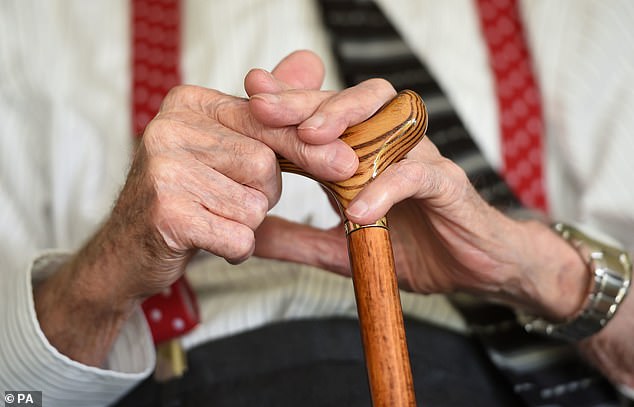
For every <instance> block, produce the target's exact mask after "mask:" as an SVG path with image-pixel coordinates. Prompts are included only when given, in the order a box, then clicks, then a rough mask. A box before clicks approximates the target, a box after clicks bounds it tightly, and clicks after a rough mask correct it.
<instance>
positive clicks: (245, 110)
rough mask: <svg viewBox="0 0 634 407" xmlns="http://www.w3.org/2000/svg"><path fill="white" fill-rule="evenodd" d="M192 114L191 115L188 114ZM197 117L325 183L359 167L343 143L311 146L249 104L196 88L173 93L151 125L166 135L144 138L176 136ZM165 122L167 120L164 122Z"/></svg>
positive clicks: (173, 91)
mask: <svg viewBox="0 0 634 407" xmlns="http://www.w3.org/2000/svg"><path fill="white" fill-rule="evenodd" d="M188 111H191V112H190V113H191V114H189V115H188V114H186V113H187V112H188ZM196 113H199V114H201V115H204V116H206V117H207V119H210V123H211V122H214V121H215V122H217V123H219V124H221V125H222V126H224V127H227V128H229V129H231V130H233V131H235V132H236V133H239V134H241V135H246V136H248V137H250V138H253V139H255V140H258V141H261V142H262V143H264V144H266V145H267V146H268V147H269V148H271V149H272V150H273V151H275V152H276V153H278V154H280V155H282V156H283V157H285V158H287V159H288V160H291V161H292V162H294V163H295V164H296V165H298V166H299V167H300V168H302V169H303V170H305V171H307V172H308V173H310V174H312V175H314V176H315V177H317V178H319V179H321V180H326V181H340V180H345V179H348V178H350V177H351V176H352V175H353V174H354V172H355V171H356V168H357V166H358V158H357V156H356V154H355V153H354V151H353V150H352V149H351V148H350V147H349V146H347V145H346V144H345V143H343V142H341V141H340V140H336V141H335V142H332V143H329V144H324V145H311V144H308V143H306V142H303V141H302V140H300V139H299V138H298V137H297V130H296V129H295V128H294V127H283V128H271V127H268V126H265V125H263V124H261V123H260V122H258V121H257V120H256V119H255V118H254V117H253V115H252V114H251V113H250V111H249V107H248V101H246V100H244V99H241V98H236V97H232V96H229V95H226V94H223V93H221V92H218V91H214V90H210V89H205V88H200V87H195V86H179V87H176V88H174V89H172V90H171V91H170V92H169V94H168V96H167V97H166V98H165V100H164V101H163V104H162V105H161V112H160V113H159V116H158V118H157V119H158V120H157V119H155V120H153V121H152V122H151V123H150V127H152V126H158V125H159V124H157V123H160V124H162V126H165V129H163V130H164V131H163V132H161V131H155V129H152V131H148V129H147V128H146V132H145V133H144V137H145V135H149V134H159V135H160V134H162V133H165V134H173V133H174V128H173V127H174V126H176V127H178V126H179V123H181V124H180V125H182V123H183V122H184V121H185V120H184V119H183V117H186V118H187V119H188V120H190V119H192V118H191V115H192V114H196ZM161 118H165V119H166V120H165V121H161V120H160V119H161ZM170 119H171V120H170ZM159 130H161V129H159ZM212 130H214V128H213V126H212V125H210V130H209V134H211V133H212ZM181 139H182V137H181ZM159 144H160V143H159Z"/></svg>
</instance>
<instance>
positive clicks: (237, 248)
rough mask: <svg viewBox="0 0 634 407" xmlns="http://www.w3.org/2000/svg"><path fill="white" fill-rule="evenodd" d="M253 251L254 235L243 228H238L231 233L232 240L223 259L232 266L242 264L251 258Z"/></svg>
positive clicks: (251, 231) (248, 229) (249, 230)
mask: <svg viewBox="0 0 634 407" xmlns="http://www.w3.org/2000/svg"><path fill="white" fill-rule="evenodd" d="M254 249H255V234H254V233H253V230H251V229H250V228H248V227H245V226H239V227H237V228H236V229H235V230H234V231H233V240H232V242H231V244H230V245H229V247H228V248H227V252H226V253H225V254H224V256H223V257H224V258H225V259H226V260H227V261H228V262H229V263H232V264H238V263H242V262H243V261H245V260H246V259H248V258H249V257H250V256H251V253H253V250H254Z"/></svg>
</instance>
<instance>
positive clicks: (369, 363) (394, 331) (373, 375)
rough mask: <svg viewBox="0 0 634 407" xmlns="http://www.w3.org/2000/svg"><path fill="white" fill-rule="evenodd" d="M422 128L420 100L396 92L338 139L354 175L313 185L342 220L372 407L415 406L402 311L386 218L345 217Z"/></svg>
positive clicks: (288, 167)
mask: <svg viewBox="0 0 634 407" xmlns="http://www.w3.org/2000/svg"><path fill="white" fill-rule="evenodd" d="M426 129H427V110H426V108H425V105H424V103H423V101H422V100H421V98H420V96H418V95H417V94H416V93H414V92H412V91H403V92H400V93H399V94H398V95H397V96H396V97H395V98H394V99H393V100H392V101H390V102H389V103H387V104H386V105H385V106H383V107H382V108H381V109H380V110H379V111H378V112H377V113H376V114H374V116H372V117H371V118H369V119H368V120H366V121H364V122H363V123H360V124H358V125H355V126H352V127H350V128H348V129H347V130H346V131H345V132H344V133H343V135H342V136H341V140H343V141H344V142H345V143H346V144H348V145H349V146H350V147H352V148H353V150H354V151H355V153H356V154H357V156H358V157H359V168H358V169H357V172H356V173H355V174H354V175H353V176H352V177H351V178H350V179H348V180H346V181H341V182H322V181H320V180H317V181H320V183H321V184H322V185H324V186H325V187H326V188H327V189H328V190H329V191H330V192H331V193H332V195H333V196H334V198H335V200H336V201H337V204H338V205H339V209H340V210H341V213H342V216H343V217H344V224H345V230H346V236H347V239H348V253H349V257H350V267H351V269H352V280H353V283H354V291H355V297H356V301H357V312H358V314H359V323H360V329H361V338H362V340H363V351H364V354H365V362H366V369H367V373H368V380H369V384H370V393H371V396H372V404H373V406H374V407H401V406H416V399H415V395H414V384H413V380H412V371H411V367H410V363H409V354H408V351H407V342H406V340H405V328H404V326H403V311H402V309H401V300H400V295H399V291H398V285H397V280H396V273H395V270H394V255H393V253H392V244H391V241H390V236H389V231H388V228H387V221H386V218H385V217H384V218H382V219H379V220H377V221H376V222H374V223H372V224H369V225H358V224H355V223H352V222H350V221H349V220H347V219H345V215H343V214H344V210H345V209H346V208H347V207H348V205H349V204H350V201H352V199H354V197H355V196H357V194H358V193H359V192H360V191H361V190H362V189H363V187H364V186H365V185H367V184H368V183H369V182H371V181H372V180H373V179H374V178H376V177H377V176H378V175H379V174H380V173H381V172H383V170H385V168H387V167H388V166H389V165H390V164H392V163H394V162H396V161H399V160H400V159H401V158H403V157H404V156H405V154H407V153H408V152H409V151H410V150H411V149H412V148H414V146H415V145H416V144H417V143H418V142H419V141H420V140H421V139H422V138H423V137H424V136H425V131H426ZM279 163H280V168H281V169H282V171H286V172H292V173H296V174H301V175H305V176H307V177H310V178H313V177H311V176H310V175H309V174H307V173H306V172H304V171H303V170H301V169H300V168H298V167H297V166H295V165H294V164H292V163H291V162H289V161H287V160H285V159H283V158H280V159H279Z"/></svg>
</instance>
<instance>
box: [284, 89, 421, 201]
mask: <svg viewBox="0 0 634 407" xmlns="http://www.w3.org/2000/svg"><path fill="white" fill-rule="evenodd" d="M426 130H427V110H426V108H425V104H424V103H423V100H422V99H421V98H420V96H418V94H416V93H415V92H412V91H411V90H405V91H402V92H400V93H399V94H398V95H396V97H395V98H394V99H392V100H391V101H390V102H388V103H387V104H386V105H385V106H383V107H382V108H381V109H379V111H377V112H376V113H375V114H374V115H373V116H372V117H370V118H369V119H368V120H366V121H364V122H362V123H359V124H357V125H355V126H352V127H350V128H348V129H347V130H346V131H345V132H344V133H343V134H342V135H341V137H340V139H341V140H342V141H344V142H345V143H346V144H348V145H349V146H350V147H352V149H353V150H354V151H355V153H356V154H357V157H359V167H358V168H357V171H356V173H355V174H354V175H353V176H352V177H351V178H349V179H347V180H345V181H339V182H328V181H322V180H319V179H316V178H315V177H313V176H312V175H310V174H309V173H307V172H306V171H304V170H303V169H301V168H299V167H298V166H296V165H295V164H294V163H292V162H290V161H288V160H286V159H284V158H282V157H278V162H279V164H280V168H281V170H282V171H284V172H292V173H295V174H300V175H304V176H306V177H309V178H312V179H315V180H316V181H318V182H320V183H321V184H322V185H324V186H325V187H326V188H327V189H328V190H329V191H330V192H331V193H332V194H333V196H334V198H335V200H336V201H337V203H338V204H339V205H340V207H341V209H343V210H345V209H347V208H348V205H349V204H350V201H352V200H353V199H354V197H355V196H357V194H358V193H359V192H361V190H362V189H363V187H365V186H366V185H367V184H368V183H369V182H370V181H372V180H373V179H374V178H376V177H377V176H378V175H379V174H380V173H381V172H383V171H384V170H385V168H387V167H388V166H389V165H390V164H392V163H394V162H396V161H399V160H400V159H401V158H403V157H404V156H405V154H407V153H408V152H409V151H410V150H411V149H412V148H414V146H415V145H416V144H418V142H419V141H420V140H422V139H423V137H424V136H425V131H426Z"/></svg>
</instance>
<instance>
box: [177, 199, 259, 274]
mask: <svg viewBox="0 0 634 407" xmlns="http://www.w3.org/2000/svg"><path fill="white" fill-rule="evenodd" d="M185 237H186V238H187V239H189V241H190V244H191V245H192V246H193V247H197V248H200V249H203V250H206V251H208V252H209V253H212V254H215V255H217V256H220V257H222V258H224V259H225V260H227V261H228V262H229V263H231V264H239V263H242V262H243V261H245V260H247V259H248V258H249V257H251V255H252V254H253V252H254V250H255V235H254V232H253V230H252V229H251V228H249V227H247V226H245V225H243V224H241V223H239V222H234V221H232V220H230V219H226V218H223V217H221V216H218V215H215V214H213V213H211V212H209V211H207V210H206V209H205V208H203V207H199V208H198V209H197V210H196V211H195V212H194V215H193V216H192V218H191V219H189V220H188V223H187V227H186V229H185Z"/></svg>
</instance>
